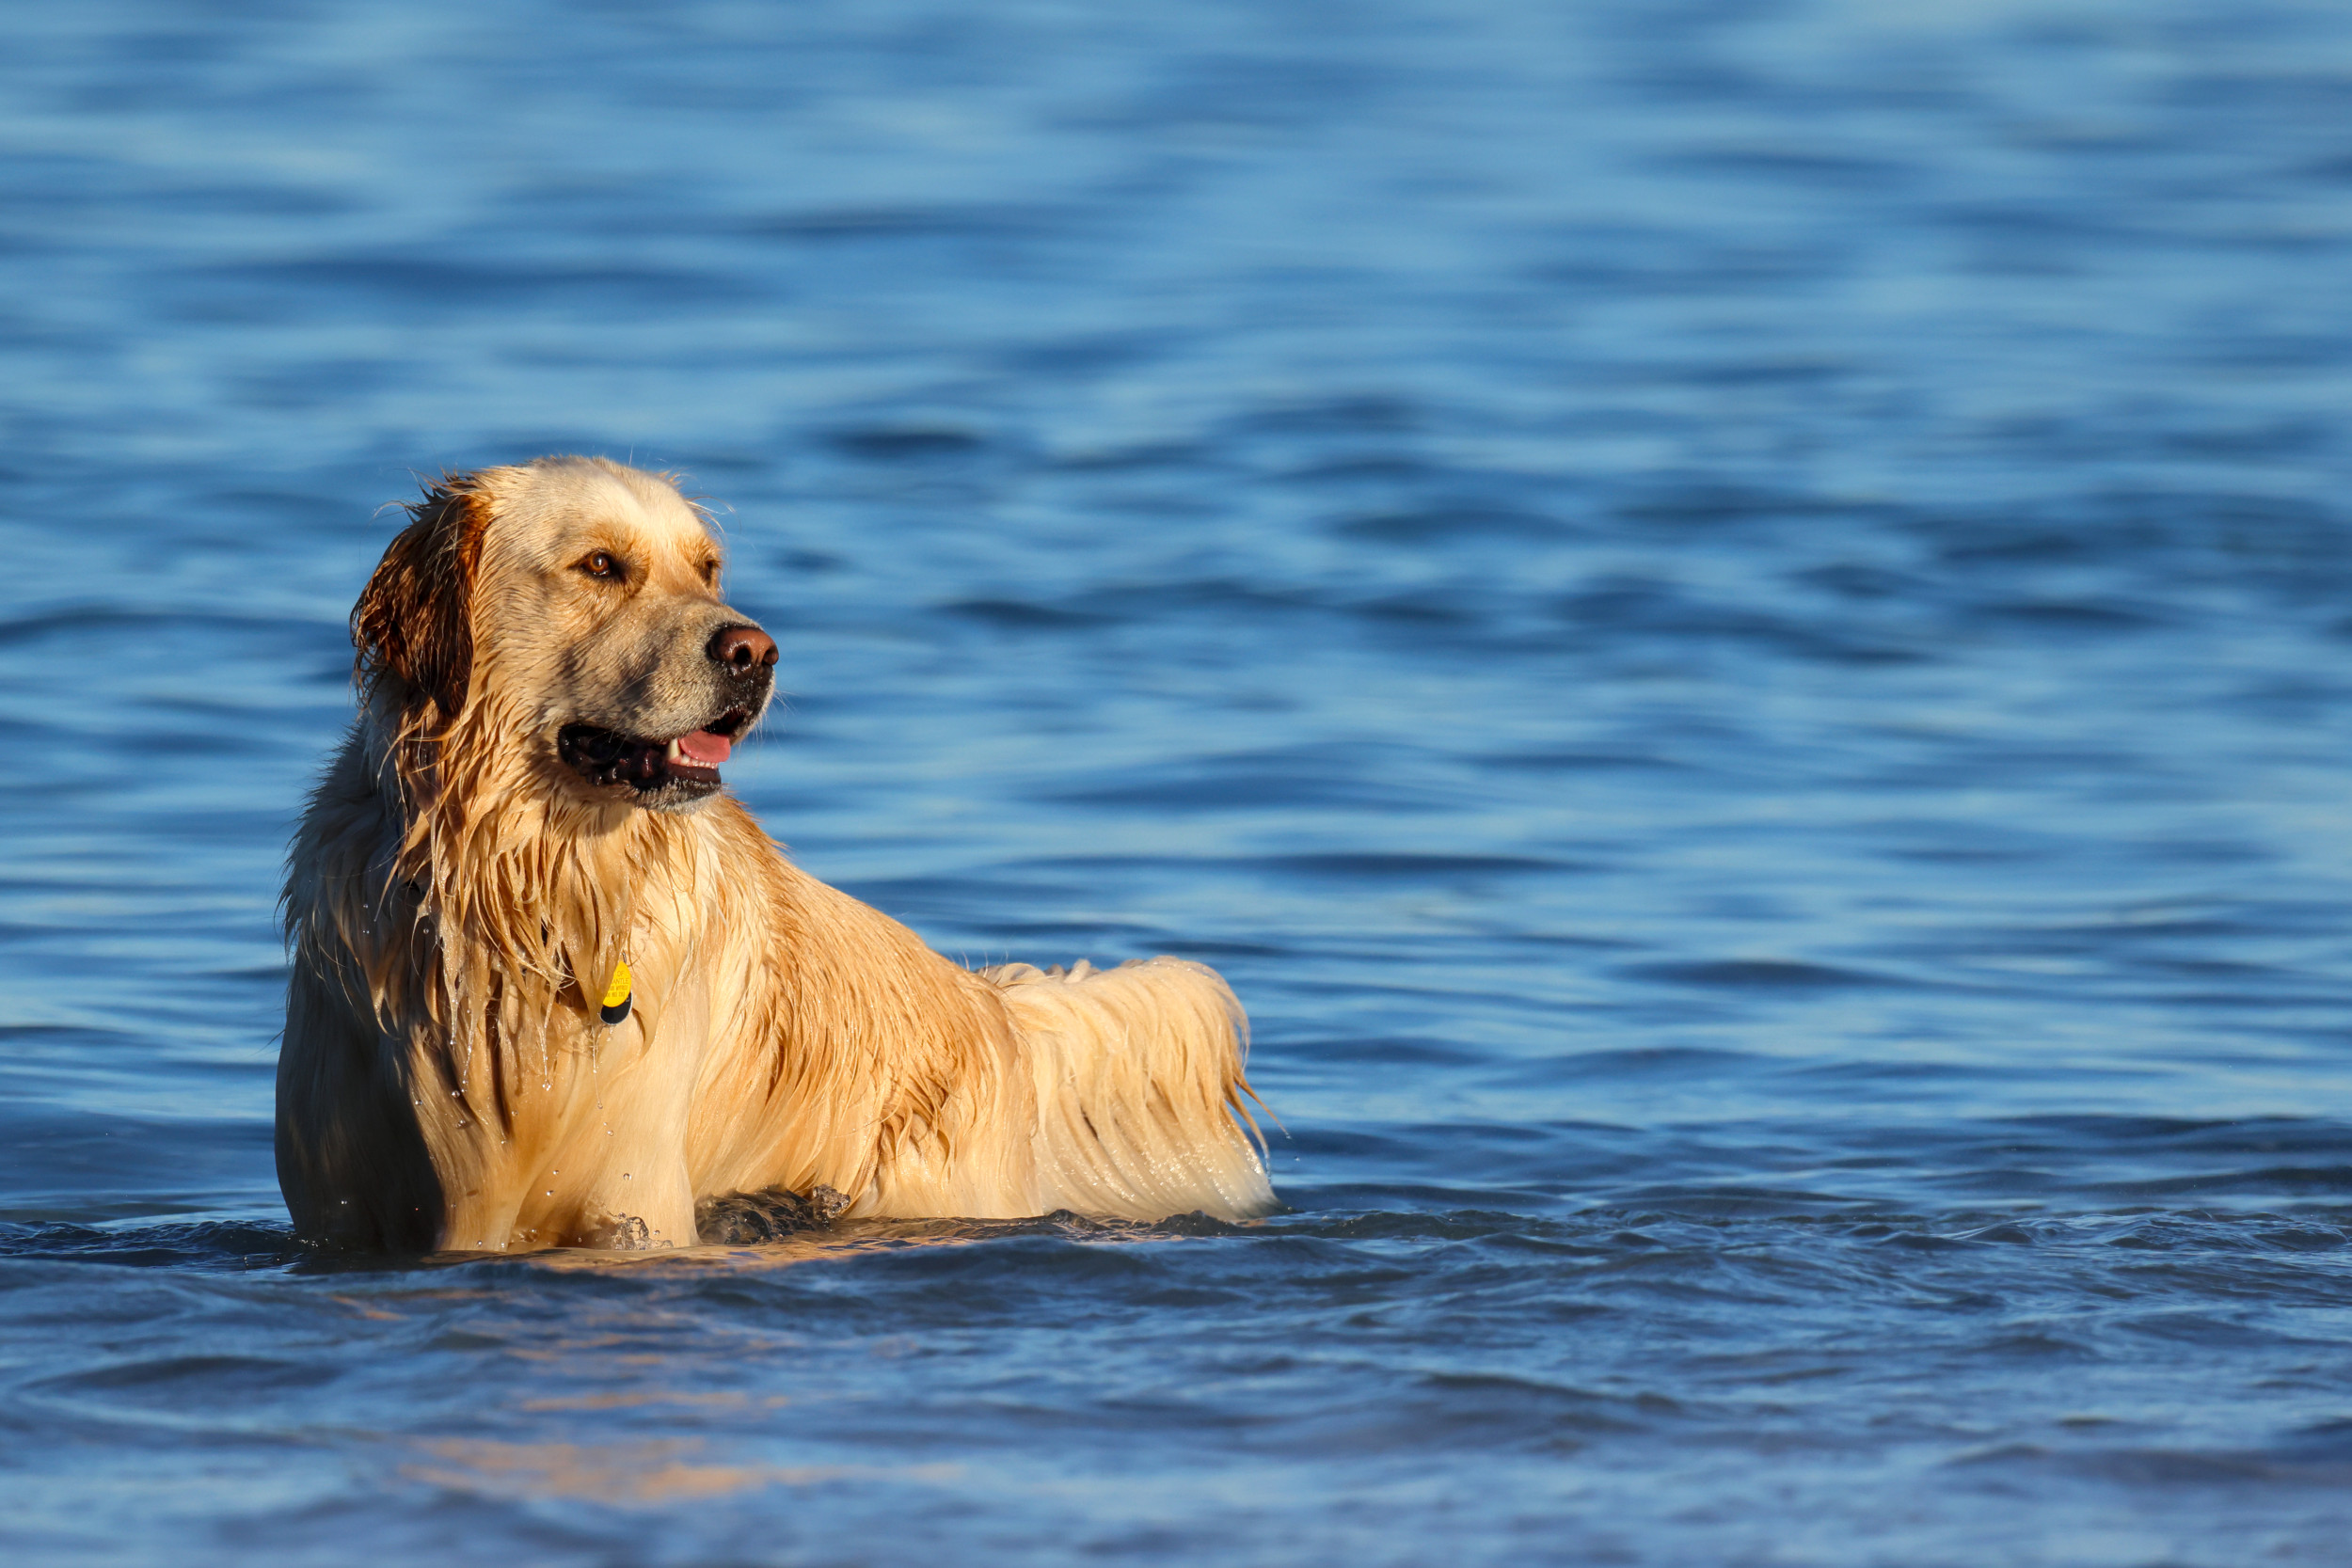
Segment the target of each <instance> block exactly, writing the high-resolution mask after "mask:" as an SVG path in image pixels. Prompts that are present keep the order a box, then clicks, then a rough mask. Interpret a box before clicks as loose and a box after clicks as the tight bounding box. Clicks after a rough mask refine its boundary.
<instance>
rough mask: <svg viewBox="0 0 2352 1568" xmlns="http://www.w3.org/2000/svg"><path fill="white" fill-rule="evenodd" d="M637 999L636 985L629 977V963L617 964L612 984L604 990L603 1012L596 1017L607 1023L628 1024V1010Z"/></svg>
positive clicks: (614, 967) (613, 969)
mask: <svg viewBox="0 0 2352 1568" xmlns="http://www.w3.org/2000/svg"><path fill="white" fill-rule="evenodd" d="M636 999H637V990H636V985H635V982H634V981H633V980H632V979H631V978H630V976H629V973H628V963H627V962H626V961H624V962H622V963H618V964H615V965H614V966H613V968H612V984H611V985H609V986H607V987H605V988H604V1002H603V1004H602V1010H601V1011H599V1012H598V1013H597V1015H596V1016H597V1017H598V1018H601V1019H603V1020H604V1021H605V1022H607V1023H624V1022H628V1009H629V1007H630V1006H631V1004H633V1003H634V1002H635V1001H636Z"/></svg>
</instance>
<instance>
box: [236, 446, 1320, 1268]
mask: <svg viewBox="0 0 2352 1568" xmlns="http://www.w3.org/2000/svg"><path fill="white" fill-rule="evenodd" d="M411 516H412V522H411V524H410V526H409V528H408V529H407V530H406V531H404V532H403V534H402V535H401V536H400V538H399V539H398V540H397V541H395V543H394V544H393V546H392V547H391V548H390V549H389V550H388V551H387V552H386V555H385V560H384V563H383V564H382V565H381V566H379V567H378V569H377V571H376V574H375V576H374V578H373V579H372V580H371V582H370V584H369V587H368V590H367V592H366V593H365V594H363V595H362V596H361V599H360V603H359V605H358V608H357V609H356V610H354V612H353V631H354V639H355V641H357V642H358V645H359V649H360V657H359V669H360V673H361V683H362V684H361V691H362V697H361V705H360V713H359V717H358V721H357V722H356V724H355V725H354V726H353V729H352V732H351V734H350V736H349V737H348V738H347V739H346V741H345V743H344V745H343V747H342V751H341V752H339V753H338V754H337V755H336V757H335V758H334V760H333V761H332V762H331V763H330V764H329V766H328V768H327V769H326V774H325V776H324V777H323V778H322V779H321V781H320V783H319V784H318V787H317V788H316V790H315V791H314V792H313V793H312V795H311V797H310V804H309V809H308V810H307V812H306V813H305V815H304V817H303V821H302V826H301V829H300V831H299V832H298V834H297V835H296V837H295V840H294V847H293V849H292V852H291V854H290V857H289V864H288V875H287V881H286V894H285V905H286V925H287V934H288V940H289V942H290V943H291V946H292V948H293V954H294V972H293V978H292V981H291V983H290V986H289V989H288V993H287V1001H286V1034H285V1042H284V1048H283V1051H282V1053H281V1055H280V1057H279V1062H278V1175H279V1181H280V1184H281V1185H282V1186H283V1188H284V1191H285V1196H286V1202H287V1206H288V1208H289V1209H290V1210H291V1211H292V1212H293V1214H294V1225H295V1227H296V1229H297V1230H298V1231H299V1232H300V1233H302V1234H303V1235H304V1236H306V1237H310V1238H314V1239H318V1240H322V1241H330V1242H337V1243H344V1244H348V1245H354V1246H362V1247H391V1248H415V1249H427V1248H492V1249H497V1248H512V1247H534V1246H552V1245H567V1244H568V1245H591V1246H594V1245H603V1246H669V1245H684V1244H690V1243H692V1242H694V1240H695V1232H694V1207H695V1203H696V1200H697V1199H699V1198H704V1197H708V1196H716V1195H720V1194H724V1193H729V1192H737V1191H758V1190H761V1189H765V1188H770V1187H779V1186H780V1187H786V1188H790V1189H792V1190H794V1191H797V1192H807V1191H809V1190H810V1189H812V1188H814V1187H816V1186H818V1185H820V1184H821V1185H823V1186H828V1187H831V1188H834V1189H835V1190H836V1191H838V1192H839V1193H841V1194H844V1195H846V1196H848V1197H849V1198H850V1201H851V1207H850V1210H849V1211H848V1214H849V1216H850V1217H859V1216H868V1215H887V1216H903V1217H920V1216H947V1215H969V1216H974V1217H998V1218H1002V1217H1012V1216H1019V1215H1025V1214H1037V1213H1044V1212H1052V1211H1055V1210H1057V1209H1068V1210H1073V1211H1076V1212H1081V1213H1086V1214H1092V1215H1102V1216H1123V1217H1128V1218H1135V1219H1158V1218H1161V1217H1164V1216H1167V1215H1169V1214H1174V1213H1180V1212H1190V1211H1194V1210H1201V1211H1205V1212H1208V1213H1211V1214H1214V1215H1217V1216H1221V1217H1226V1218H1240V1217H1245V1216H1248V1215H1251V1214H1255V1213H1259V1212H1263V1211H1264V1210H1265V1209H1267V1208H1268V1207H1269V1206H1270V1205H1271V1203H1272V1201H1273V1196H1272V1193H1271V1191H1270V1189H1269V1188H1268V1186H1267V1183H1266V1179H1265V1174H1264V1170H1263V1166H1262V1164H1261V1163H1260V1161H1259V1159H1258V1151H1257V1148H1256V1146H1255V1144H1253V1142H1252V1141H1251V1138H1250V1136H1249V1135H1248V1133H1247V1132H1244V1130H1243V1127H1242V1126H1241V1125H1240V1123H1239V1122H1237V1121H1236V1119H1235V1118H1236V1117H1237V1116H1240V1115H1242V1104H1243V1099H1244V1097H1245V1096H1247V1095H1248V1085H1247V1083H1246V1082H1245V1081H1244V1080H1243V1077H1242V1058H1243V1053H1244V1050H1245V1040H1246V1024H1245V1022H1244V1020H1243V1016H1242V1011H1241V1007H1240V1006H1239V1004H1237V1003H1236V1002H1235V1001H1234V999H1233V995H1232V991H1231V990H1228V989H1227V988H1226V986H1225V983H1224V982H1223V981H1222V980H1221V979H1219V978H1218V977H1217V975H1216V973H1215V972H1214V971H1212V970H1209V969H1207V968H1205V967H1203V966H1202V965H1200V964H1196V963H1189V962H1185V961H1184V960H1181V959H1176V958H1154V959H1152V960H1150V961H1148V962H1143V963H1130V964H1126V965H1123V966H1121V967H1120V968H1117V969H1111V970H1104V971H1094V970H1089V967H1088V966H1087V965H1086V964H1085V963H1083V962H1081V963H1079V964H1077V965H1075V966H1074V967H1073V968H1072V969H1071V970H1070V971H1069V972H1067V973H1064V972H1061V971H1058V970H1056V971H1039V970H1036V969H1032V968H1030V967H1029V966H1027V965H1025V964H1009V965H1005V966H1003V967H1001V968H996V969H989V970H981V971H978V972H977V973H976V972H973V971H968V970H965V969H963V968H961V967H960V966H958V965H956V964H954V963H951V962H949V961H948V960H946V958H941V957H940V956H939V955H937V954H935V953H933V952H931V951H930V949H929V948H927V947H926V946H924V944H923V943H922V942H921V941H920V940H919V939H917V938H916V937H915V935H914V933H913V932H912V931H909V930H908V929H907V928H906V927H903V926H900V925H898V923H897V922H896V921H893V920H891V919H890V918H889V917H887V916H886V915H883V914H882V913H881V912H880V911H876V910H873V909H870V908H868V907H866V905H864V904H861V903H859V902H858V901H857V900H856V899H853V898H851V897H850V896H848V895H845V894H842V893H839V892H836V891H835V890H834V889H833V888H830V887H827V886H826V885H824V884H823V883H822V882H819V881H818V880H817V879H814V878H812V877H810V876H808V875H806V874H805V873H803V871H801V870H800V869H799V868H798V867H796V866H794V865H793V864H792V863H790V862H789V861H787V859H786V858H785V857H784V855H783V853H782V852H781V851H780V850H779V849H778V847H776V846H775V845H774V844H773V843H771V841H770V840H769V838H768V837H767V835H766V834H765V833H764V832H761V830H760V828H759V826H758V825H757V824H756V823H755V821H754V820H753V819H752V817H751V816H750V814H749V813H748V812H746V811H745V810H744V809H743V807H742V806H741V805H740V804H739V803H738V802H737V801H736V800H735V799H734V798H733V797H732V796H729V795H724V794H722V795H719V796H716V797H714V798H712V799H709V800H705V801H700V802H693V803H689V804H686V805H682V806H679V807H677V808H675V809H670V810H650V809H647V808H646V806H645V804H644V803H643V802H642V801H640V800H632V799H628V789H627V787H626V786H605V787H602V788H598V787H596V786H594V785H591V784H588V783H587V782H586V781H584V780H583V779H581V778H580V776H579V775H578V774H576V773H573V772H571V771H570V770H569V769H568V768H565V767H564V764H563V763H562V762H561V761H560V760H559V759H558V757H557V755H556V751H555V745H554V739H553V736H554V734H555V731H556V730H557V729H558V728H560V727H561V726H562V725H564V724H565V723H567V722H572V721H591V722H598V723H604V724H608V725H612V726H614V727H616V728H625V729H628V730H629V731H630V732H631V733H635V734H640V735H648V736H660V735H673V734H680V733H684V732H685V731H686V730H687V729H691V728H692V727H694V726H695V724H696V723H698V722H699V721H701V719H702V718H704V717H706V715H703V714H701V713H698V712H695V711H692V706H693V703H694V701H695V696H694V693H695V692H696V691H697V690H699V689H701V688H700V687H698V686H697V685H696V682H697V681H707V678H708V676H709V672H708V671H707V669H703V668H699V667H695V666H694V665H693V663H692V661H693V660H696V659H703V658H705V657H706V656H705V655H704V653H703V651H702V649H703V643H704V641H707V636H708V628H709V627H711V626H718V625H727V624H738V623H746V622H747V618H744V617H741V616H739V615H738V614H737V613H736V612H735V611H733V610H729V609H728V608H727V607H726V606H725V605H724V603H723V601H722V600H721V599H720V597H719V593H718V583H717V578H716V574H715V563H716V561H717V558H718V544H717V541H716V539H715V537H714V535H713V532H712V531H711V530H710V528H709V527H708V525H707V521H706V519H705V518H704V517H703V516H702V515H700V514H699V513H698V512H697V511H696V510H695V509H694V508H693V507H692V506H691V505H690V504H689V503H688V502H686V501H685V500H684V499H681V498H680V496H679V495H678V493H677V491H676V490H675V488H674V487H673V485H672V484H671V483H669V482H668V480H667V479H666V478H665V477H663V476H657V475H651V474H645V473H642V472H639V471H637V470H635V469H631V468H627V467H621V466H620V465H618V464H613V463H608V462H604V461H602V460H600V459H581V458H549V459H543V460H541V461H539V462H536V463H532V464H527V465H523V466H519V467H504V468H491V469H485V470H483V471H482V472H479V473H475V474H470V475H464V476H458V477H455V478H453V479H450V480H446V481H444V482H442V483H438V484H437V485H434V486H432V487H431V488H430V490H429V491H428V492H427V494H426V496H425V498H424V499H422V500H421V501H420V502H419V503H417V504H416V505H415V506H414V507H412V508H411ZM600 548H602V549H610V550H612V552H613V553H615V554H616V555H619V556H622V557H624V558H626V559H627V560H628V561H629V562H632V564H633V567H634V569H635V572H636V576H635V579H634V580H633V581H632V582H631V583H630V585H629V586H628V588H627V589H626V590H623V591H616V590H614V589H612V588H611V587H609V586H606V585H601V584H598V583H596V582H594V581H590V580H588V579H587V578H584V577H583V575H582V574H581V572H580V570H579V569H578V568H577V565H576V563H577V562H579V561H580V559H581V558H582V557H583V556H585V555H587V554H588V553H589V552H592V551H594V550H596V549H600ZM624 955H626V957H627V958H628V963H629V964H630V966H631V968H632V970H633V971H634V974H635V976H636V1003H635V1010H634V1012H633V1014H632V1015H631V1016H630V1017H629V1019H628V1021H627V1022H624V1023H622V1024H620V1025H618V1026H614V1027H608V1026H606V1025H604V1024H603V1023H602V1022H599V1021H598V1019H597V1015H596V1003H597V995H598V993H599V992H600V991H601V990H603V987H604V983H605V981H606V978H607V977H608V976H610V975H611V974H612V971H613V967H614V965H615V964H616V963H617V962H618V961H620V960H621V959H622V958H623V957H624ZM1243 1119H1244V1120H1246V1119H1247V1117H1243Z"/></svg>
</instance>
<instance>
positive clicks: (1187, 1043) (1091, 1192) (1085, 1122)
mask: <svg viewBox="0 0 2352 1568" xmlns="http://www.w3.org/2000/svg"><path fill="white" fill-rule="evenodd" d="M980 974H981V975H982V977H983V978H986V979H988V980H990V981H993V983H994V984H995V985H996V986H997V987H999V988H1000V989H1001V990H1002V992H1003V995H1004V1000H1005V1008H1006V1011H1007V1012H1009V1014H1010V1015H1011V1018H1012V1024H1013V1028H1014V1030H1015V1032H1016V1033H1017V1034H1018V1035H1019V1037H1020V1041H1021V1059H1022V1060H1023V1061H1024V1062H1025V1064H1026V1066H1027V1067H1028V1069H1029V1072H1030V1074H1031V1077H1032V1080H1033V1082H1034V1084H1035V1085H1036V1089H1037V1108H1038V1132H1037V1184H1038V1193H1039V1196H1040V1197H1041V1199H1042V1200H1043V1201H1044V1204H1045V1206H1046V1207H1047V1208H1049V1209H1070V1210H1073V1211H1075V1212H1079V1213H1082V1214H1098V1215H1108V1216H1116V1217H1120V1218H1124V1219H1136V1220H1159V1219H1166V1218H1167V1217H1168V1216H1169V1215H1171V1214H1184V1213H1190V1212H1193V1211H1194V1210H1199V1211H1200V1212H1204V1213H1208V1214H1211V1215H1214V1216H1216V1218H1218V1219H1226V1220H1239V1219H1248V1218H1251V1217H1253V1216H1255V1215H1259V1214H1263V1213H1264V1212H1266V1211H1268V1210H1269V1209H1272V1208H1273V1207H1274V1189H1273V1187H1272V1186H1271V1185H1269V1184H1268V1183H1267V1180H1266V1173H1265V1165H1264V1163H1263V1161H1262V1160H1261V1159H1260V1158H1259V1155H1260V1151H1261V1148H1262V1147H1263V1138H1262V1137H1258V1136H1256V1133H1257V1123H1256V1122H1255V1121H1254V1120H1253V1119H1251V1117H1250V1116H1249V1112H1248V1108H1247V1106H1246V1103H1245V1101H1254V1100H1256V1099H1257V1096H1256V1095H1255V1094H1254V1093H1253V1092H1252V1091H1251V1090H1250V1087H1249V1081H1248V1079H1247V1078H1246V1077H1244V1076H1243V1075H1242V1068H1243V1062H1244V1058H1245V1057H1246V1056H1247V1054H1248V1041H1249V1021H1248V1017H1247V1015H1245V1014H1244V1013H1243V1012H1242V1008H1241V1004H1240V1003H1239V1002H1238V1001H1236V1000H1235V999H1234V997H1233V993H1232V990H1231V989H1230V988H1229V987H1228V986H1227V985H1226V984H1225V982H1224V980H1223V979H1222V978H1220V977H1219V976H1218V974H1217V973H1216V971H1215V970H1213V969H1211V968H1209V967H1208V966H1207V965H1205V964H1197V963H1191V962H1188V961H1186V960H1184V959H1183V958H1152V959H1149V960H1142V961H1137V962H1134V963H1126V964H1121V965H1120V967H1119V968H1117V969H1104V970H1096V969H1091V968H1089V966H1088V965H1087V964H1086V963H1085V962H1084V961H1083V960H1082V961H1081V962H1079V963H1078V964H1077V965H1076V967H1074V968H1073V969H1071V970H1069V971H1066V972H1065V971H1063V970H1059V969H1051V970H1040V969H1036V968H1033V967H1032V966H1030V965H1028V964H1004V965H1000V966H998V967H997V968H994V969H986V970H982V971H980ZM1245 1124H1246V1125H1247V1126H1248V1132H1245V1131H1244V1130H1243V1128H1244V1125H1245Z"/></svg>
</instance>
